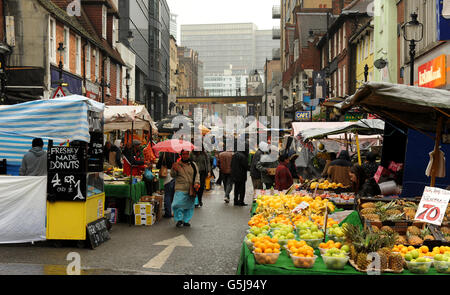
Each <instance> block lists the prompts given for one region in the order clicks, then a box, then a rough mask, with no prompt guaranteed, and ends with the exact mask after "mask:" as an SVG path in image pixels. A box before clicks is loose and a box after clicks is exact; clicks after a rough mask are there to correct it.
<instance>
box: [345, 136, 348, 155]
mask: <svg viewBox="0 0 450 295" xmlns="http://www.w3.org/2000/svg"><path fill="white" fill-rule="evenodd" d="M345 149H346V151H347V152H348V137H347V132H345Z"/></svg>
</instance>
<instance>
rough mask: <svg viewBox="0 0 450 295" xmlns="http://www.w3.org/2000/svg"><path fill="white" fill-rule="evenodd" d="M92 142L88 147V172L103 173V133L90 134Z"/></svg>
mask: <svg viewBox="0 0 450 295" xmlns="http://www.w3.org/2000/svg"><path fill="white" fill-rule="evenodd" d="M90 135H91V141H90V142H89V145H88V151H87V154H88V156H87V157H88V171H89V172H103V133H102V132H90Z"/></svg>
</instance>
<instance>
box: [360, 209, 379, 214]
mask: <svg viewBox="0 0 450 295" xmlns="http://www.w3.org/2000/svg"><path fill="white" fill-rule="evenodd" d="M376 211H377V209H375V208H364V209H362V210H361V214H362V215H366V214H376Z"/></svg>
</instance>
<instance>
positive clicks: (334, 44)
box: [333, 34, 337, 58]
mask: <svg viewBox="0 0 450 295" xmlns="http://www.w3.org/2000/svg"><path fill="white" fill-rule="evenodd" d="M333 47H334V51H333V53H334V55H333V58H335V57H336V56H337V53H336V50H337V44H336V34H334V35H333Z"/></svg>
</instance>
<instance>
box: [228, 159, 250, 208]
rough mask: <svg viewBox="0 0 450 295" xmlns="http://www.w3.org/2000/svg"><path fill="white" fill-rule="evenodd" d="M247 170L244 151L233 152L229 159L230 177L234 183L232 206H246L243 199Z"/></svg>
mask: <svg viewBox="0 0 450 295" xmlns="http://www.w3.org/2000/svg"><path fill="white" fill-rule="evenodd" d="M248 170H249V165H248V153H247V152H244V151H237V152H235V153H234V154H233V157H232V158H231V175H232V179H233V182H234V206H247V204H246V203H245V202H244V199H245V184H246V182H247V172H248Z"/></svg>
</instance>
